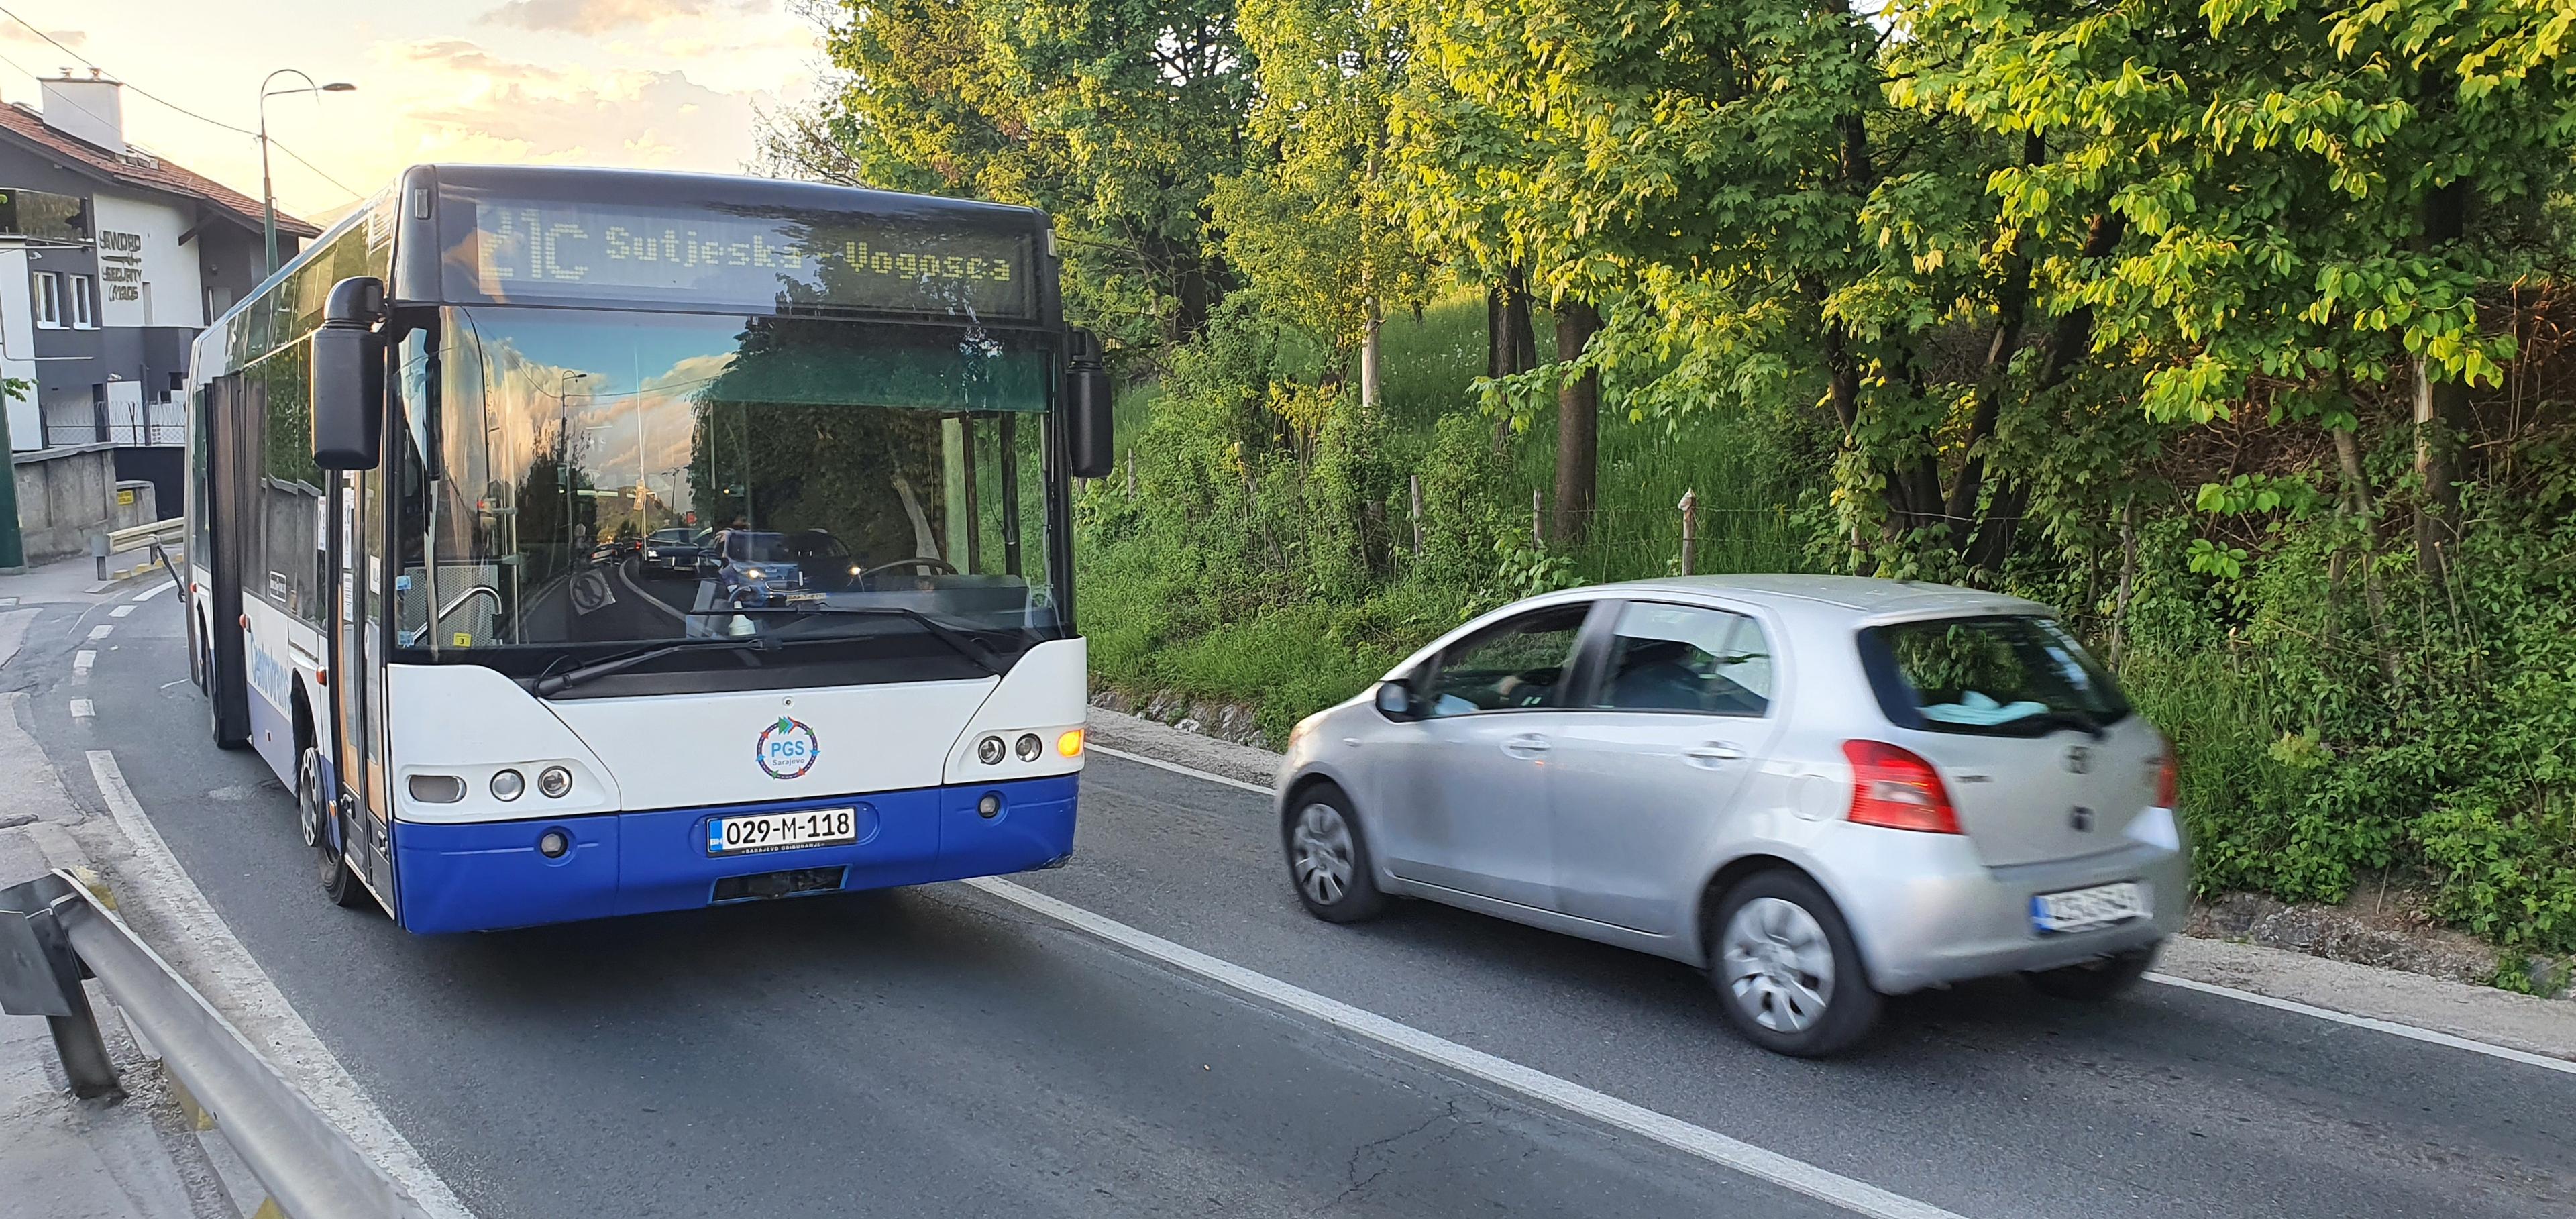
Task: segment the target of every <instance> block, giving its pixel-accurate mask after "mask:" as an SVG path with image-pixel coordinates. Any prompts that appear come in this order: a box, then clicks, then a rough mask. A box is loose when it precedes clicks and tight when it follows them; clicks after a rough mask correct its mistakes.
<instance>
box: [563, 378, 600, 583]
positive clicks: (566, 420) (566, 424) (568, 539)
mask: <svg viewBox="0 0 2576 1219" xmlns="http://www.w3.org/2000/svg"><path fill="white" fill-rule="evenodd" d="M595 376H596V374H593V373H586V372H574V371H572V370H571V369H565V370H564V371H563V376H562V378H561V379H559V380H557V381H556V382H555V420H556V422H555V446H556V448H558V449H559V450H561V452H562V456H560V457H558V458H556V459H555V478H556V480H557V481H559V482H561V483H562V484H563V493H564V570H566V571H570V570H572V564H573V561H574V558H575V556H576V555H577V554H578V553H579V552H580V550H581V542H580V541H579V537H580V535H579V534H578V533H576V532H575V529H576V526H575V525H574V523H573V519H572V518H573V492H572V383H573V382H575V381H588V380H592V379H593V378H594V377H595ZM584 430H585V431H586V430H588V429H584Z"/></svg>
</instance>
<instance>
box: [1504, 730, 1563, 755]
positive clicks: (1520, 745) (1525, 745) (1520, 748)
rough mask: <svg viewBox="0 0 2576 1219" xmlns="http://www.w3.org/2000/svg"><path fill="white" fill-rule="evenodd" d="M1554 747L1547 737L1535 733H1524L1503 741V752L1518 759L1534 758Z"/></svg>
mask: <svg viewBox="0 0 2576 1219" xmlns="http://www.w3.org/2000/svg"><path fill="white" fill-rule="evenodd" d="M1554 747H1555V746H1554V745H1553V744H1552V743H1551V742H1550V741H1549V740H1548V739H1547V738H1546V737H1543V736H1540V735H1539V734H1537V733H1535V732H1524V733H1522V734H1521V735H1519V736H1516V737H1506V738H1504V740H1503V752H1504V753H1508V754H1510V755H1512V756H1513V757H1516V758H1534V757H1537V756H1538V755H1540V754H1543V753H1546V752H1547V751H1548V750H1550V749H1552V748H1554Z"/></svg>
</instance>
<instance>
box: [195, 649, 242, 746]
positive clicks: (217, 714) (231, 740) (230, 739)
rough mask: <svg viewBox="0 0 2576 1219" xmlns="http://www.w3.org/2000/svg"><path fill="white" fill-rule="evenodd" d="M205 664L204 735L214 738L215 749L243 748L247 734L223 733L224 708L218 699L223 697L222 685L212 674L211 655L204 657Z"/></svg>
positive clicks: (212, 662)
mask: <svg viewBox="0 0 2576 1219" xmlns="http://www.w3.org/2000/svg"><path fill="white" fill-rule="evenodd" d="M205 664H206V735H208V736H210V737H213V738H215V748H217V749H241V748H245V747H247V746H248V745H249V744H250V738H249V737H247V736H226V735H224V710H223V703H222V702H221V701H220V700H221V699H222V698H223V696H224V695H223V690H222V687H221V686H220V685H219V684H218V683H217V682H216V681H215V676H214V674H215V660H214V657H212V656H208V657H206V658H205Z"/></svg>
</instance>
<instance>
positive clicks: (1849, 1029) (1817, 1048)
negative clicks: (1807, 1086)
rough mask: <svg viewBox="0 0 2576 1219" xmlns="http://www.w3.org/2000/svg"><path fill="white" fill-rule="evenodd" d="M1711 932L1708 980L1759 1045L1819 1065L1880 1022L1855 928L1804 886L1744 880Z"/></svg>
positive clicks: (1712, 921)
mask: <svg viewBox="0 0 2576 1219" xmlns="http://www.w3.org/2000/svg"><path fill="white" fill-rule="evenodd" d="M1708 931H1709V934H1708V936H1707V937H1706V941H1707V943H1708V946H1709V947H1708V954H1709V980H1710V981H1711V982H1712V983H1713V984H1715V986H1716V987H1717V992H1718V997H1719V1001H1720V1002H1721V1003H1722V1004H1723V1005H1724V1006H1725V1008H1726V1017H1727V1020H1728V1021H1729V1022H1730V1023H1732V1024H1734V1025H1735V1028H1736V1031H1737V1032H1740V1033H1742V1034H1744V1036H1745V1038H1746V1039H1747V1040H1749V1041H1751V1042H1753V1043H1754V1044H1755V1045H1758V1046H1761V1047H1762V1048H1764V1049H1766V1050H1771V1051H1774V1052H1776V1053H1781V1054H1791V1055H1796V1056H1798V1057H1801V1058H1820V1057H1824V1056H1826V1055H1830V1054H1839V1053H1841V1052H1843V1051H1845V1050H1848V1049H1850V1048H1852V1047H1853V1046H1855V1045H1858V1044H1859V1043H1860V1041H1861V1039H1862V1038H1863V1037H1865V1036H1867V1035H1868V1034H1869V1030H1870V1027H1871V1026H1872V1025H1874V1024H1876V1023H1877V1022H1878V1009H1879V996H1878V992H1877V991H1874V990H1871V989H1870V986H1869V978H1868V977H1867V976H1866V975H1865V974H1864V973H1863V972H1862V970H1861V963H1860V950H1859V949H1858V948H1857V947H1855V946H1854V945H1853V943H1852V936H1851V928H1850V927H1848V926H1846V925H1845V924H1844V922H1843V916H1842V912H1841V911H1839V910H1837V909H1835V908H1834V903H1833V901H1832V899H1830V898H1828V897H1826V896H1825V893H1824V890H1822V889H1819V888H1817V887H1816V885H1815V882H1813V881H1810V880H1808V879H1807V878H1806V877H1804V876H1801V875H1799V874H1797V873H1795V872H1790V871H1786V870H1774V871H1769V872H1759V873H1755V874H1754V875H1752V876H1748V877H1746V878H1745V879H1744V880H1742V881H1740V882H1738V883H1737V884H1736V886H1735V887H1734V888H1733V889H1730V890H1728V891H1727V893H1726V896H1725V897H1724V898H1723V899H1721V900H1720V901H1719V902H1718V904H1717V908H1716V910H1715V911H1714V912H1712V913H1711V914H1710V916H1709V926H1708Z"/></svg>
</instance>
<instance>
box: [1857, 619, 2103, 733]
mask: <svg viewBox="0 0 2576 1219" xmlns="http://www.w3.org/2000/svg"><path fill="white" fill-rule="evenodd" d="M1860 646H1861V662H1862V665H1863V667H1864V668H1866V669H1867V670H1868V671H1869V678H1870V685H1871V686H1872V687H1873V688H1874V690H1875V691H1876V693H1877V695H1878V701H1879V706H1880V707H1881V708H1883V709H1884V710H1885V711H1886V712H1887V718H1888V719H1889V720H1890V721H1891V722H1893V723H1896V724H1898V725H1901V726H1903V727H1908V728H1921V729H1926V730H1929V731H1933V732H1965V733H1975V734H1979V735H1984V736H2044V735H2046V734H2048V733H2051V732H2055V731H2058V730H2060V729H2064V728H2077V729H2089V728H2095V727H2100V726H2102V725H2105V724H2110V723H2113V722H2116V721H2118V720H2120V719H2122V718H2124V717H2126V716H2127V715H2128V714H2129V700H2128V699H2126V698H2124V697H2122V696H2121V694H2120V688H2119V686H2118V684H2117V683H2115V682H2113V681H2112V680H2111V674H2110V672H2109V671H2108V670H2105V669H2104V668H2103V667H2102V666H2101V664H2100V662H2098V661H2096V660H2094V659H2093V656H2092V654H2091V653H2089V652H2086V651H2085V650H2084V645H2082V644H2080V643H2077V642H2076V641H2075V637H2074V636H2073V635H2070V634H2068V633H2067V632H2066V629H2065V628H2064V627H2061V626H2059V625H2058V624H2057V623H2055V622H2053V621H2050V620H2049V619H2046V618H2037V617H2030V616H2027V615H1992V616H1984V617H1975V618H1937V619H1931V620H1928V621H1923V622H1900V623H1894V624H1891V625H1888V626H1874V627H1869V628H1866V629H1864V630H1863V631H1861V634H1860Z"/></svg>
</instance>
